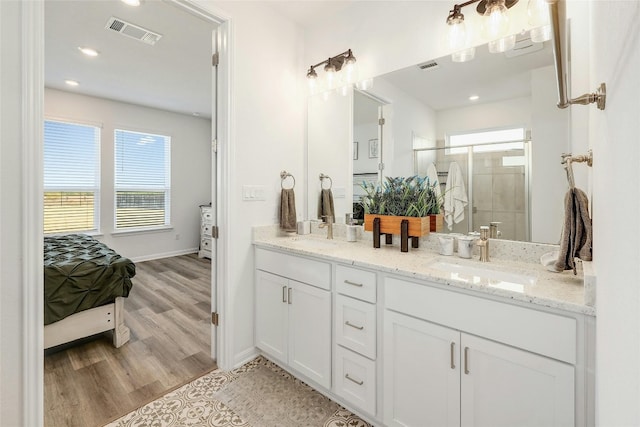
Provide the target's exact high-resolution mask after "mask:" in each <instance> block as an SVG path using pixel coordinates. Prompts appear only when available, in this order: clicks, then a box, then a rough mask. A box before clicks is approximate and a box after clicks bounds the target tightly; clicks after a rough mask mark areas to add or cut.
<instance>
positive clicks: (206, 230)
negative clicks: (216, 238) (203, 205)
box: [200, 223, 213, 237]
mask: <svg viewBox="0 0 640 427" xmlns="http://www.w3.org/2000/svg"><path fill="white" fill-rule="evenodd" d="M212 228H213V225H211V224H210V223H203V224H202V225H201V226H200V236H201V237H211V229H212Z"/></svg>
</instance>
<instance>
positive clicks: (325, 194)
mask: <svg viewBox="0 0 640 427" xmlns="http://www.w3.org/2000/svg"><path fill="white" fill-rule="evenodd" d="M329 215H331V217H333V221H332V222H335V220H336V211H335V209H334V208H333V193H332V192H331V189H330V188H328V189H322V191H321V192H320V201H319V202H318V219H322V221H323V222H327V220H326V218H322V217H323V216H329Z"/></svg>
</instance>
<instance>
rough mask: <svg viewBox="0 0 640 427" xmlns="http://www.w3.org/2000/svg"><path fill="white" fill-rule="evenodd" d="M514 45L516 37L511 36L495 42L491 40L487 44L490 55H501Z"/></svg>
mask: <svg viewBox="0 0 640 427" xmlns="http://www.w3.org/2000/svg"><path fill="white" fill-rule="evenodd" d="M515 45H516V35H515V34H512V35H510V36H507V37H502V38H500V39H497V40H491V41H490V42H489V52H491V53H502V52H506V51H508V50H511V49H513V47H514V46H515Z"/></svg>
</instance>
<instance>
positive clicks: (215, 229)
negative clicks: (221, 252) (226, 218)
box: [211, 225, 218, 239]
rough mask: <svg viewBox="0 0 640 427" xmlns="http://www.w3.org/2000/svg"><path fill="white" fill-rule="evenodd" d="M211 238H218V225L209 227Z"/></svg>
mask: <svg viewBox="0 0 640 427" xmlns="http://www.w3.org/2000/svg"><path fill="white" fill-rule="evenodd" d="M211 238H212V239H217V238H218V226H217V225H214V226H213V227H211Z"/></svg>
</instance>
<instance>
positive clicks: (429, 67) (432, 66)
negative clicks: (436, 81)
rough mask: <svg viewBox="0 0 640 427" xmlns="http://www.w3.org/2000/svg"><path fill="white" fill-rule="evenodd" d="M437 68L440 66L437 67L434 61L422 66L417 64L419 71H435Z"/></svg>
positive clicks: (424, 63)
mask: <svg viewBox="0 0 640 427" xmlns="http://www.w3.org/2000/svg"><path fill="white" fill-rule="evenodd" d="M438 67H440V65H438V63H437V62H436V61H427V62H423V63H422V64H418V68H420V69H421V70H435V69H436V68H438Z"/></svg>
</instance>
